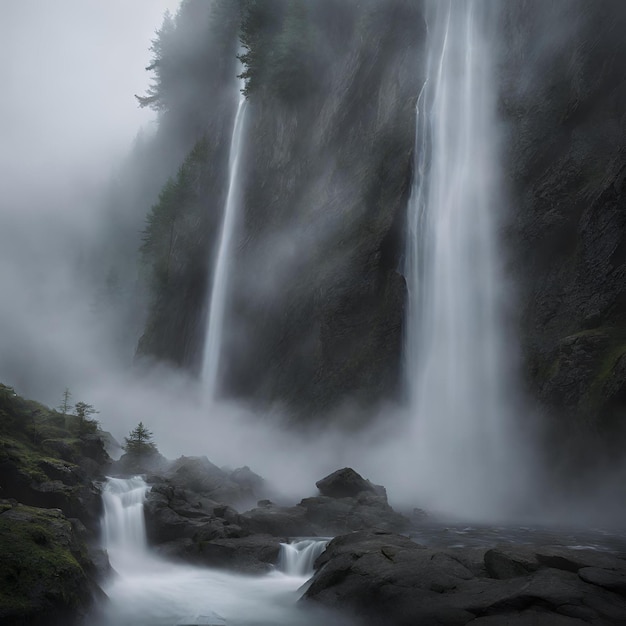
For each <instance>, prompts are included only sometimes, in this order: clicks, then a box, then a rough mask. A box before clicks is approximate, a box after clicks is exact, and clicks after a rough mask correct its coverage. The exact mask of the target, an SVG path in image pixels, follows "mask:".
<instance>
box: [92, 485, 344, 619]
mask: <svg viewBox="0 0 626 626" xmlns="http://www.w3.org/2000/svg"><path fill="white" fill-rule="evenodd" d="M147 488H148V487H147V485H146V483H145V482H144V480H143V479H142V478H141V477H134V478H128V479H119V478H109V479H108V482H107V483H106V485H105V487H104V494H103V501H104V519H103V524H102V525H103V531H104V533H103V534H104V541H105V547H106V548H107V551H108V552H109V556H110V560H111V565H112V566H113V569H114V570H115V571H116V573H117V575H114V576H112V577H111V579H110V580H109V582H108V584H107V585H105V587H104V591H105V592H106V594H107V596H108V598H109V600H108V602H106V603H105V604H104V606H103V607H102V609H101V612H100V614H99V615H98V616H94V617H93V618H92V619H91V620H90V621H89V623H91V624H98V625H99V626H131V625H132V626H155V625H156V626H174V625H183V624H184V625H196V624H205V625H206V624H212V625H215V626H217V625H220V626H221V625H223V624H227V625H228V626H244V625H245V626H281V625H282V626H314V625H315V624H319V623H320V621H324V622H325V623H327V624H329V625H331V626H334V625H340V624H341V625H342V626H347V622H346V621H343V620H341V621H340V620H339V618H336V617H335V615H334V614H333V615H330V614H328V613H326V612H325V611H324V612H323V613H322V614H321V613H320V611H319V610H317V609H314V608H308V609H306V610H303V609H300V608H298V607H297V606H296V601H297V600H298V598H299V596H300V594H299V593H298V589H299V588H300V587H301V586H302V585H303V584H304V583H305V582H306V580H307V578H308V577H309V576H310V572H311V571H312V562H313V561H314V560H315V558H316V554H315V552H316V551H317V552H318V553H319V552H321V551H322V550H323V548H324V546H325V545H326V541H320V540H316V541H313V540H312V541H310V542H309V541H307V542H299V543H300V544H304V543H306V544H307V546H310V547H309V548H305V549H304V550H302V549H299V548H296V549H298V551H299V552H300V556H299V557H298V558H296V559H293V560H292V561H290V563H292V564H293V565H290V566H289V568H288V569H287V570H286V571H285V573H283V572H280V571H276V572H273V573H271V574H269V575H265V576H258V577H254V576H246V575H237V574H233V573H228V572H225V571H220V570H212V569H208V568H202V567H193V566H189V565H181V564H178V563H172V562H168V561H165V560H162V559H160V558H157V557H156V556H155V555H153V554H151V553H150V550H149V548H148V547H147V546H146V540H145V529H144V517H143V500H144V496H145V493H146V491H147ZM295 546H299V544H295ZM295 546H294V547H295ZM296 570H297V571H296ZM305 570H306V572H305Z"/></svg>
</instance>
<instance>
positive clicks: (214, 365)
mask: <svg viewBox="0 0 626 626" xmlns="http://www.w3.org/2000/svg"><path fill="white" fill-rule="evenodd" d="M242 86H243V85H242ZM246 108H247V107H246V98H245V96H244V95H243V93H241V94H240V95H239V105H238V106H237V114H236V116H235V124H234V127H233V134H232V139H231V144H230V154H229V163H228V193H227V196H226V204H225V206H224V214H223V217H222V228H221V232H220V238H219V246H218V251H217V257H216V259H215V262H214V271H213V283H212V288H211V295H210V298H211V299H210V303H209V311H208V314H207V321H206V324H207V329H206V335H205V345H204V360H203V365H202V378H203V380H204V382H205V385H206V390H207V394H208V397H209V398H210V399H212V400H213V399H215V396H216V394H217V393H218V391H219V390H218V385H219V380H218V379H219V363H220V356H221V349H222V337H223V332H224V317H225V314H226V301H227V298H228V276H229V273H230V270H231V264H232V258H233V244H234V240H235V237H234V235H235V226H236V223H237V215H238V213H239V204H240V199H241V181H240V166H241V156H242V151H243V140H244V127H245V117H246Z"/></svg>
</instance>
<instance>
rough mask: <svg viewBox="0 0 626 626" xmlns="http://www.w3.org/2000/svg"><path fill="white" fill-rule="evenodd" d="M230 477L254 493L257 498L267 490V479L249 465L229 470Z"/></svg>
mask: <svg viewBox="0 0 626 626" xmlns="http://www.w3.org/2000/svg"><path fill="white" fill-rule="evenodd" d="M228 478H230V480H232V481H233V482H235V483H237V484H238V485H239V486H240V487H242V488H243V489H245V490H247V491H249V492H251V493H252V494H254V496H255V497H256V498H258V497H260V496H261V495H262V494H263V492H264V490H265V480H264V479H263V478H262V477H261V476H259V475H258V474H256V473H255V472H253V471H252V470H251V469H250V468H249V467H248V466H247V465H244V466H243V467H238V468H237V469H234V470H233V471H232V472H229V473H228Z"/></svg>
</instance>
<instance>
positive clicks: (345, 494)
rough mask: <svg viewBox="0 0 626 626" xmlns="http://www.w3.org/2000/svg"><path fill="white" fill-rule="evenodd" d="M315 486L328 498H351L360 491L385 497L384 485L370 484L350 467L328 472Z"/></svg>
mask: <svg viewBox="0 0 626 626" xmlns="http://www.w3.org/2000/svg"><path fill="white" fill-rule="evenodd" d="M315 486H316V487H317V488H318V489H319V491H320V494H321V495H323V496H327V497H329V498H353V497H356V496H358V495H359V494H360V493H372V494H375V495H378V496H381V497H384V498H385V500H386V499H387V492H386V491H385V488H384V487H381V486H380V485H374V484H372V483H371V482H370V481H369V480H366V479H365V478H363V477H362V476H361V475H360V474H358V473H357V472H355V471H354V470H353V469H352V468H351V467H344V468H343V469H339V470H337V471H336V472H333V473H332V474H329V475H328V476H326V477H325V478H322V479H321V480H318V481H317V482H316V483H315Z"/></svg>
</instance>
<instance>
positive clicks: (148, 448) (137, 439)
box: [123, 422, 158, 457]
mask: <svg viewBox="0 0 626 626" xmlns="http://www.w3.org/2000/svg"><path fill="white" fill-rule="evenodd" d="M152 437H153V434H152V432H151V431H149V430H148V429H147V428H146V427H145V426H144V425H143V422H139V424H137V426H136V427H135V428H134V429H133V430H131V431H130V433H129V436H128V437H124V441H125V442H126V443H125V445H124V446H123V448H124V450H126V452H127V454H129V455H131V456H133V457H145V456H149V455H152V454H156V453H157V452H158V450H157V447H156V444H155V443H154V442H153V441H152Z"/></svg>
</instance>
